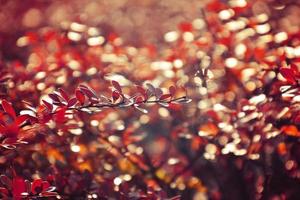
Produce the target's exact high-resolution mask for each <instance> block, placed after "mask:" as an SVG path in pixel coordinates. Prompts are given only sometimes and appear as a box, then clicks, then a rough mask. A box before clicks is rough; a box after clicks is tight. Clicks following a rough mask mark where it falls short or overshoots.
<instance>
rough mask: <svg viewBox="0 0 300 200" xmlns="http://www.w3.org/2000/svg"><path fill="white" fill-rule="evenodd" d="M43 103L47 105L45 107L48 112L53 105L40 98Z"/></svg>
mask: <svg viewBox="0 0 300 200" xmlns="http://www.w3.org/2000/svg"><path fill="white" fill-rule="evenodd" d="M42 101H43V103H44V105H45V106H46V107H47V109H48V110H49V112H52V110H53V105H52V104H51V103H49V102H47V101H45V100H42Z"/></svg>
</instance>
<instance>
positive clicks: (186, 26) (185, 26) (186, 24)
mask: <svg viewBox="0 0 300 200" xmlns="http://www.w3.org/2000/svg"><path fill="white" fill-rule="evenodd" d="M179 29H180V30H181V31H182V32H192V31H193V26H192V24H191V23H189V22H182V23H180V24H179Z"/></svg>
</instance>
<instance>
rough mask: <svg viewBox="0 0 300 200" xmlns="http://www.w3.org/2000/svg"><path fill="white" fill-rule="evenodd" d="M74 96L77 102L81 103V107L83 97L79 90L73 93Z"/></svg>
mask: <svg viewBox="0 0 300 200" xmlns="http://www.w3.org/2000/svg"><path fill="white" fill-rule="evenodd" d="M75 96H76V98H77V99H78V101H79V102H80V103H81V105H83V104H84V101H85V96H84V94H83V93H82V92H81V91H80V90H76V91H75Z"/></svg>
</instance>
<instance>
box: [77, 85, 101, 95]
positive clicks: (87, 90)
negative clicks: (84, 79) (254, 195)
mask: <svg viewBox="0 0 300 200" xmlns="http://www.w3.org/2000/svg"><path fill="white" fill-rule="evenodd" d="M79 89H80V91H82V92H83V93H84V94H85V95H86V96H87V97H88V98H92V97H94V98H97V96H96V93H95V92H94V91H93V90H92V89H91V88H89V87H87V86H85V85H80V86H79Z"/></svg>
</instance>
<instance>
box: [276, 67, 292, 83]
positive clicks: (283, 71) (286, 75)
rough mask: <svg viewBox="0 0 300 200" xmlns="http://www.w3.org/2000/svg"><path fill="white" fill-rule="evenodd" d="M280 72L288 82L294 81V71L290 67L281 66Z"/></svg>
mask: <svg viewBox="0 0 300 200" xmlns="http://www.w3.org/2000/svg"><path fill="white" fill-rule="evenodd" d="M280 73H281V75H282V76H283V77H284V78H285V79H286V80H287V81H288V82H291V83H295V82H296V79H295V75H294V72H293V70H292V69H290V68H287V67H282V68H280Z"/></svg>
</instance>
